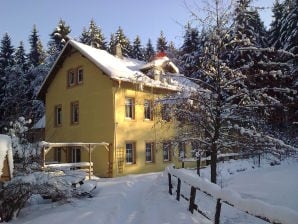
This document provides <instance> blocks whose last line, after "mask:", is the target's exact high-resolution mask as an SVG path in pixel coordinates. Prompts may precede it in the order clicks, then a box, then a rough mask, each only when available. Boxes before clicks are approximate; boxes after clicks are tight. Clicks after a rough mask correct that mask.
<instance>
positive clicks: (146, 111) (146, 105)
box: [144, 100, 153, 120]
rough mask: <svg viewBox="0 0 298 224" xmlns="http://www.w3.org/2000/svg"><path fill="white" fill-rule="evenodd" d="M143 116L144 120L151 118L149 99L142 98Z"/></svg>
mask: <svg viewBox="0 0 298 224" xmlns="http://www.w3.org/2000/svg"><path fill="white" fill-rule="evenodd" d="M144 118H145V120H152V118H153V116H152V103H151V101H150V100H144Z"/></svg>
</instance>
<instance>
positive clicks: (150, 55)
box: [145, 39, 155, 61]
mask: <svg viewBox="0 0 298 224" xmlns="http://www.w3.org/2000/svg"><path fill="white" fill-rule="evenodd" d="M154 55H155V51H154V48H153V45H152V43H151V39H148V42H147V45H146V50H145V60H146V61H150V60H151V59H152V58H153V57H154Z"/></svg>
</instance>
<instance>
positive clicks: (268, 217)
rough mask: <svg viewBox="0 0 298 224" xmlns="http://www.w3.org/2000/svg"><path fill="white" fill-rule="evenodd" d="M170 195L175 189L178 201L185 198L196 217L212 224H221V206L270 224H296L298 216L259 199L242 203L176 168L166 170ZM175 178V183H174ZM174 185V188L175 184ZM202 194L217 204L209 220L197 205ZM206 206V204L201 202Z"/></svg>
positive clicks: (238, 198)
mask: <svg viewBox="0 0 298 224" xmlns="http://www.w3.org/2000/svg"><path fill="white" fill-rule="evenodd" d="M167 173H168V184H169V185H168V186H169V194H170V195H173V189H174V188H176V191H175V193H176V200H177V201H180V198H183V199H184V200H186V201H187V202H188V203H189V206H188V210H189V211H190V212H191V213H193V212H194V211H197V212H198V213H200V214H201V215H202V216H204V217H205V218H207V219H209V220H213V222H214V223H215V224H219V223H220V214H221V207H222V204H225V205H228V206H231V207H234V208H235V209H237V210H238V211H242V212H244V213H247V214H248V215H250V216H253V217H255V218H257V219H260V220H263V221H265V222H267V223H274V224H297V221H298V213H297V212H296V211H294V210H291V209H288V208H284V207H281V206H272V205H269V204H267V203H265V202H262V201H260V200H257V199H243V198H242V197H241V196H240V195H239V194H238V193H236V192H232V191H231V190H227V189H221V188H220V187H219V186H218V185H216V184H213V183H210V182H207V181H205V180H203V179H202V178H200V177H193V176H190V175H187V174H185V173H182V172H181V171H179V169H174V168H173V167H168V168H167ZM173 178H176V180H177V181H176V182H175V181H173ZM174 183H175V184H174ZM182 184H183V185H187V186H188V187H190V191H189V192H188V193H187V192H186V193H185V192H181V187H182ZM197 191H200V192H201V193H203V194H205V195H206V196H208V197H211V198H213V200H215V201H216V204H215V213H214V216H213V217H210V215H209V214H207V212H206V211H203V209H201V208H200V206H199V205H198V204H197V203H196V193H197ZM202 203H203V202H202Z"/></svg>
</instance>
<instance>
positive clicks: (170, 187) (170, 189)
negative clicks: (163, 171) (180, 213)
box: [168, 173, 173, 195]
mask: <svg viewBox="0 0 298 224" xmlns="http://www.w3.org/2000/svg"><path fill="white" fill-rule="evenodd" d="M168 180H169V194H170V195H172V194H173V192H172V188H173V185H172V177H171V174H170V173H168Z"/></svg>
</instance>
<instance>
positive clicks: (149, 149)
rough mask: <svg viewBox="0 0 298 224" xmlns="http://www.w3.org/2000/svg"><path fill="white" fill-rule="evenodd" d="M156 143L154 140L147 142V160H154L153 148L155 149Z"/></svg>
mask: <svg viewBox="0 0 298 224" xmlns="http://www.w3.org/2000/svg"><path fill="white" fill-rule="evenodd" d="M153 146H154V143H153V142H147V143H146V144H145V150H146V162H153V161H154V160H153V152H154V151H153V149H154V147H153Z"/></svg>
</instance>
